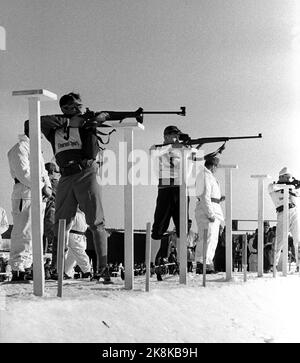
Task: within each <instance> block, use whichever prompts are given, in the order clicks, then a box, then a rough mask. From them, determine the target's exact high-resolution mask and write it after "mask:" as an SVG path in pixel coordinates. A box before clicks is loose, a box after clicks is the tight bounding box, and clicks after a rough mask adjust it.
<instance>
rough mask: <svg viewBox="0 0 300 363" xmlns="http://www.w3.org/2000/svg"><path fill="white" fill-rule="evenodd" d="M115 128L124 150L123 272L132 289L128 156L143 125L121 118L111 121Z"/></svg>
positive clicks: (132, 266) (130, 163)
mask: <svg viewBox="0 0 300 363" xmlns="http://www.w3.org/2000/svg"><path fill="white" fill-rule="evenodd" d="M112 126H113V127H114V128H115V129H124V142H125V146H126V152H124V155H123V156H124V159H123V162H124V166H125V168H124V174H125V175H124V176H125V179H124V184H125V185H124V229H125V231H124V247H125V248H124V268H125V271H124V274H125V289H126V290H132V289H133V278H134V273H133V269H134V195H133V192H134V188H133V184H132V183H133V168H132V162H131V161H129V159H128V158H129V156H130V155H131V156H132V154H133V144H134V138H133V131H134V129H136V130H144V129H145V127H144V125H142V124H141V123H139V122H137V121H131V120H130V121H129V120H123V121H122V122H121V123H117V124H115V123H112Z"/></svg>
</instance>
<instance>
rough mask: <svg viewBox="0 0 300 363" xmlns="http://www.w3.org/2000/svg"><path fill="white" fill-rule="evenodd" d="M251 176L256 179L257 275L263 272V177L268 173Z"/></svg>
mask: <svg viewBox="0 0 300 363" xmlns="http://www.w3.org/2000/svg"><path fill="white" fill-rule="evenodd" d="M251 178H254V179H257V181H258V200H257V202H258V208H257V209H258V215H257V223H258V226H257V228H258V230H257V231H258V233H257V276H258V277H261V276H263V272H264V179H266V178H270V176H269V175H251Z"/></svg>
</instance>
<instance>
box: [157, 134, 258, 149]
mask: <svg viewBox="0 0 300 363" xmlns="http://www.w3.org/2000/svg"><path fill="white" fill-rule="evenodd" d="M259 138H262V134H258V135H257V136H233V137H222V136H221V137H201V138H199V139H192V138H190V136H189V135H188V134H179V135H178V139H179V141H178V143H177V145H178V144H181V145H183V146H192V145H197V147H196V148H197V149H200V147H201V146H202V145H204V144H210V143H214V142H224V145H225V143H226V142H227V141H229V140H240V139H259ZM166 145H172V143H167V144H157V145H155V147H162V146H166ZM175 145H176V144H175Z"/></svg>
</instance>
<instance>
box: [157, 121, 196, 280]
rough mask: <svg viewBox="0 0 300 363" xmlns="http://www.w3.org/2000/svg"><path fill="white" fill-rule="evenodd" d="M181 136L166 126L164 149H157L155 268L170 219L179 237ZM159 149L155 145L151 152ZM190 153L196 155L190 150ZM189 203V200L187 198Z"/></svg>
mask: <svg viewBox="0 0 300 363" xmlns="http://www.w3.org/2000/svg"><path fill="white" fill-rule="evenodd" d="M180 135H184V134H183V133H182V132H181V131H180V130H179V129H178V127H177V126H173V125H170V126H167V127H166V128H165V129H164V144H165V145H164V146H162V147H160V149H159V150H156V156H157V157H158V158H159V160H158V161H159V162H158V164H159V171H158V173H159V176H158V179H159V181H158V195H157V199H156V208H155V213H154V222H153V226H152V233H151V238H152V242H151V266H152V267H154V265H155V259H156V255H157V253H158V251H159V249H160V246H161V239H162V238H163V236H164V234H165V233H166V232H167V230H168V227H169V224H170V221H171V218H172V220H173V222H174V225H175V229H176V235H177V237H179V234H180V230H179V189H180V183H181V171H180V170H181V168H180V165H181V157H182V150H181V147H182V144H181V143H179V139H180ZM153 148H156V147H155V146H153V147H152V148H151V149H150V150H153ZM190 150H191V153H192V152H196V151H197V150H195V149H194V148H190ZM188 201H189V198H188ZM156 275H157V279H158V280H161V276H160V273H159V269H156Z"/></svg>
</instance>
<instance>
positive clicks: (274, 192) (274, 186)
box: [268, 167, 300, 266]
mask: <svg viewBox="0 0 300 363" xmlns="http://www.w3.org/2000/svg"><path fill="white" fill-rule="evenodd" d="M297 182H298V181H297V180H296V179H295V178H294V177H293V176H292V173H291V172H290V171H289V170H288V168H287V167H284V168H282V169H281V170H280V172H279V178H278V181H277V182H273V183H270V184H269V186H268V191H269V194H270V197H271V198H272V201H273V203H274V205H275V208H276V213H277V225H276V239H277V248H276V254H275V261H274V266H277V265H278V262H279V259H280V255H281V250H282V248H283V244H284V240H283V238H282V237H283V236H282V233H283V231H282V229H283V188H280V185H278V184H283V185H291V189H290V190H289V213H288V218H289V222H288V228H289V232H290V233H291V235H292V237H293V243H294V247H295V254H296V261H297V265H298V261H299V259H298V246H299V241H300V216H299V207H298V206H297V203H299V197H300V189H299V188H300V185H299V183H297ZM294 187H295V188H294Z"/></svg>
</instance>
